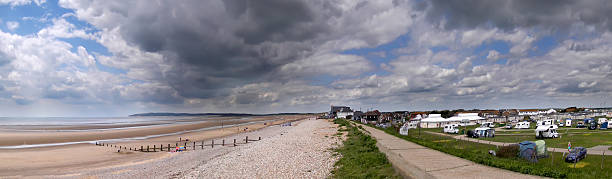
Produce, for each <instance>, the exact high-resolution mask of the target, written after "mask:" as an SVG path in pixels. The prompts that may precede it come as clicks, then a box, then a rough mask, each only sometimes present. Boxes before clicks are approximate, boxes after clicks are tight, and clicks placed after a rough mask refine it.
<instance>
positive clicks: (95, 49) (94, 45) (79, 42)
mask: <svg viewBox="0 0 612 179" xmlns="http://www.w3.org/2000/svg"><path fill="white" fill-rule="evenodd" d="M60 40H62V41H65V42H68V43H70V44H71V45H72V49H71V51H72V52H74V53H78V52H77V50H78V47H79V46H83V47H85V49H87V53H89V54H90V55H92V56H97V55H104V56H112V54H111V53H110V52H109V51H108V49H107V48H106V47H105V46H103V45H102V44H100V43H98V42H96V41H95V40H89V39H82V38H62V39H60ZM96 66H97V67H98V69H99V70H102V71H105V72H109V73H113V74H125V73H127V71H126V70H123V69H119V68H113V67H109V66H105V65H102V64H100V63H99V62H98V61H97V60H96Z"/></svg>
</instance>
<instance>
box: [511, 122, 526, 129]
mask: <svg viewBox="0 0 612 179" xmlns="http://www.w3.org/2000/svg"><path fill="white" fill-rule="evenodd" d="M529 125H530V124H529V122H519V123H516V127H514V128H517V129H529Z"/></svg>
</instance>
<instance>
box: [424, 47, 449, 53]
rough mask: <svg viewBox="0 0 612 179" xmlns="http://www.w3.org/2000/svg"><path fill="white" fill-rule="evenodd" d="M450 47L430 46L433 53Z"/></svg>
mask: <svg viewBox="0 0 612 179" xmlns="http://www.w3.org/2000/svg"><path fill="white" fill-rule="evenodd" d="M448 49H449V48H448V47H447V46H435V47H431V48H429V50H431V52H433V53H438V52H441V51H446V50H448Z"/></svg>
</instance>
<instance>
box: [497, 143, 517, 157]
mask: <svg viewBox="0 0 612 179" xmlns="http://www.w3.org/2000/svg"><path fill="white" fill-rule="evenodd" d="M496 153H497V156H498V157H501V158H514V157H516V156H518V153H519V146H518V145H509V146H503V147H499V149H498V150H497V152H496Z"/></svg>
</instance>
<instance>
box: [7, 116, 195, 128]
mask: <svg viewBox="0 0 612 179" xmlns="http://www.w3.org/2000/svg"><path fill="white" fill-rule="evenodd" d="M181 119H188V117H0V125H11V126H12V125H26V126H28V125H105V124H138V123H146V122H170V121H177V120H181Z"/></svg>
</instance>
